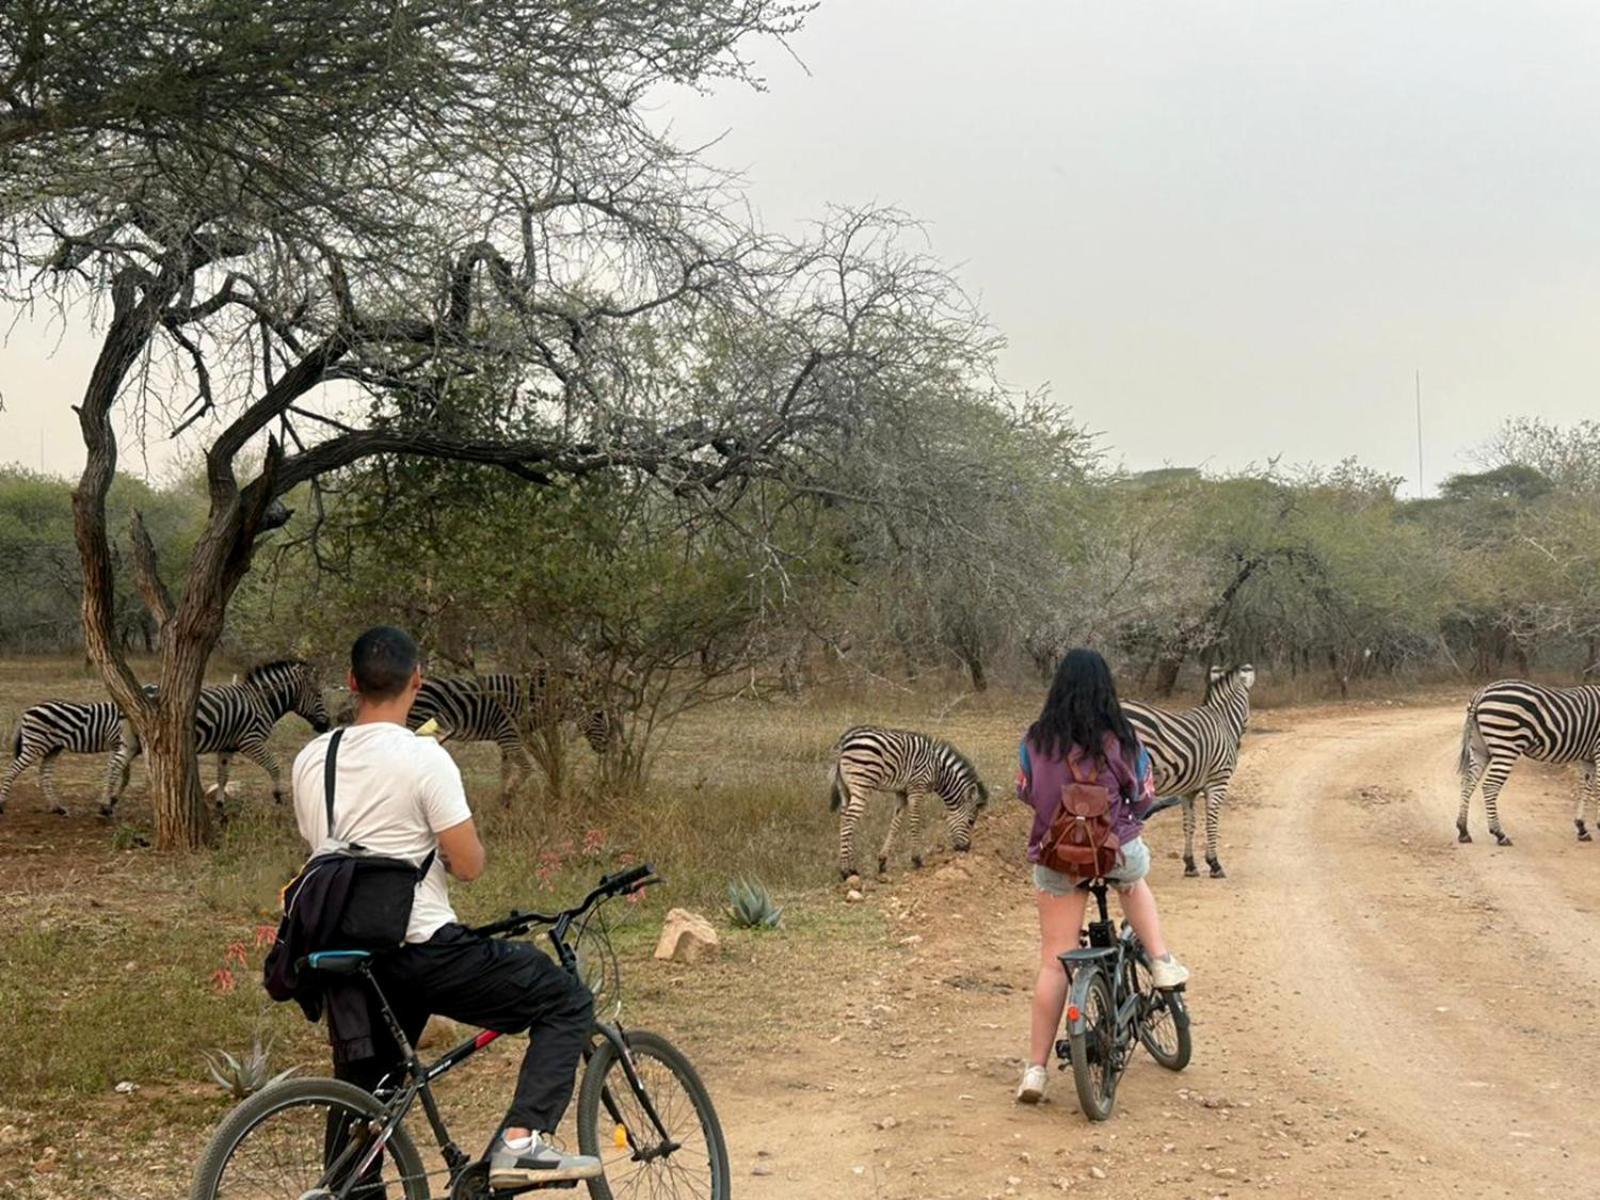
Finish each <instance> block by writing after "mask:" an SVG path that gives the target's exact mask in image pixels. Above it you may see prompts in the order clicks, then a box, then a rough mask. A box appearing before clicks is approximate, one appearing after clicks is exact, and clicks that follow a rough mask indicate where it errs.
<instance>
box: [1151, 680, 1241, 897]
mask: <svg viewBox="0 0 1600 1200" xmlns="http://www.w3.org/2000/svg"><path fill="white" fill-rule="evenodd" d="M1255 682H1256V669H1255V668H1254V667H1253V666H1250V665H1249V664H1248V663H1247V664H1245V665H1243V666H1238V667H1233V668H1231V669H1227V670H1224V669H1223V668H1222V667H1212V668H1211V673H1210V676H1209V677H1208V679H1207V680H1206V695H1205V699H1204V700H1202V701H1201V702H1200V705H1199V706H1198V707H1196V708H1191V709H1188V710H1187V711H1185V712H1172V711H1171V710H1169V709H1164V708H1157V707H1155V706H1154V705H1151V704H1139V703H1136V702H1133V701H1124V702H1123V705H1122V711H1123V712H1124V713H1126V714H1127V717H1128V720H1129V722H1131V723H1132V725H1133V729H1134V732H1135V733H1137V734H1138V735H1139V741H1140V742H1141V743H1143V745H1144V747H1145V749H1146V750H1148V751H1149V752H1150V761H1151V762H1152V763H1153V764H1154V767H1155V788H1156V791H1157V792H1160V793H1165V794H1167V795H1177V796H1182V797H1183V873H1184V874H1185V875H1191V876H1192V875H1198V874H1199V873H1200V872H1199V870H1197V869H1196V867H1195V862H1194V802H1195V800H1196V799H1197V798H1198V797H1201V796H1204V797H1205V805H1206V864H1207V865H1208V866H1209V867H1210V868H1211V878H1213V879H1223V878H1226V872H1224V871H1223V869H1222V863H1221V861H1220V860H1219V859H1218V858H1217V834H1218V823H1219V818H1220V814H1221V811H1222V802H1223V801H1224V800H1226V799H1227V796H1228V786H1229V784H1230V783H1232V781H1233V770H1234V767H1236V766H1237V765H1238V763H1239V742H1240V740H1241V739H1242V738H1243V737H1244V730H1245V726H1246V725H1247V724H1249V722H1250V689H1251V688H1252V687H1254V686H1255Z"/></svg>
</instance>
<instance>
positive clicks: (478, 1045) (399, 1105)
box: [319, 867, 680, 1200]
mask: <svg viewBox="0 0 1600 1200" xmlns="http://www.w3.org/2000/svg"><path fill="white" fill-rule="evenodd" d="M630 876H631V877H633V879H634V882H633V883H632V885H631V886H630V887H629V888H628V890H630V891H631V890H634V889H635V888H638V887H643V886H646V885H647V884H648V883H650V882H653V881H654V873H653V872H652V871H651V870H650V869H649V868H648V867H645V868H636V869H635V870H634V871H631V872H628V873H627V874H626V875H623V876H619V877H618V880H603V881H602V883H601V886H600V887H598V888H596V889H595V890H594V891H592V892H590V893H589V895H588V896H587V897H586V898H585V899H584V902H583V903H582V904H581V905H579V906H578V907H577V908H573V909H568V910H566V911H565V912H561V913H555V914H549V915H546V914H542V913H512V914H511V916H509V917H507V918H505V919H504V920H502V921H497V922H494V923H492V924H490V925H484V926H480V927H478V928H477V929H474V930H473V932H474V933H478V934H482V935H484V936H487V937H515V936H518V935H520V934H523V933H526V932H528V931H529V930H530V929H532V928H533V927H534V926H535V925H545V926H548V927H549V930H548V936H549V938H550V941H551V943H552V945H553V946H554V948H555V951H556V956H557V959H558V961H559V962H560V963H561V966H562V968H563V969H564V970H566V971H567V972H569V973H570V974H573V975H576V974H577V966H578V963H577V953H576V952H575V951H574V950H573V949H572V947H571V946H570V945H568V943H567V940H566V936H567V934H568V932H570V930H571V928H572V925H573V924H574V922H576V921H577V920H578V919H579V918H580V917H582V916H583V915H584V914H586V913H587V912H588V911H589V909H590V908H591V907H593V906H594V904H595V903H596V901H597V900H599V899H601V898H602V897H606V898H609V897H610V896H613V895H618V894H621V893H619V892H618V891H617V890H616V888H617V887H618V886H619V881H621V882H626V881H627V880H628V878H629V877H630ZM357 973H358V974H359V975H360V976H361V977H362V979H364V980H365V981H366V984H367V986H368V987H369V988H370V989H371V992H372V995H373V996H374V997H375V998H376V1000H377V1002H378V1003H377V1007H378V1012H379V1014H380V1015H381V1016H382V1018H383V1022H384V1025H385V1026H386V1028H387V1029H388V1031H389V1034H390V1036H391V1037H393V1038H394V1042H395V1045H396V1046H397V1047H398V1048H399V1050H400V1055H401V1059H402V1062H401V1070H402V1071H403V1073H404V1076H405V1082H404V1083H401V1084H399V1085H397V1086H394V1087H393V1090H392V1092H391V1086H392V1085H391V1084H390V1077H387V1076H386V1077H385V1078H384V1079H383V1080H381V1081H380V1082H379V1084H378V1087H377V1088H376V1089H375V1091H374V1095H376V1096H377V1097H378V1098H379V1099H380V1100H382V1101H383V1103H384V1118H383V1123H382V1125H380V1126H379V1127H378V1129H377V1130H376V1132H375V1133H374V1134H373V1135H372V1136H371V1137H370V1138H368V1139H364V1140H359V1141H352V1143H351V1144H350V1145H349V1146H347V1147H346V1148H344V1149H343V1150H342V1151H341V1152H340V1153H339V1154H338V1155H337V1156H335V1158H334V1160H333V1162H331V1163H329V1164H328V1165H327V1167H326V1169H325V1170H324V1172H323V1177H322V1180H321V1181H319V1186H321V1187H325V1186H326V1185H327V1182H328V1181H329V1180H333V1179H338V1178H340V1177H341V1175H342V1174H343V1173H344V1172H345V1171H347V1170H348V1171H349V1175H348V1177H346V1179H345V1183H344V1185H343V1186H342V1187H341V1188H340V1189H339V1190H338V1191H337V1192H336V1193H333V1197H334V1200H346V1197H348V1196H349V1194H350V1191H351V1189H352V1188H355V1187H357V1186H359V1185H360V1184H361V1181H362V1179H363V1178H364V1177H365V1175H366V1174H367V1172H368V1171H370V1170H371V1168H372V1166H373V1164H374V1163H376V1162H377V1161H378V1157H379V1155H381V1154H382V1153H383V1148H384V1147H385V1146H386V1145H387V1144H388V1143H389V1140H390V1139H391V1138H392V1137H393V1136H394V1131H395V1130H396V1129H398V1128H399V1127H400V1124H401V1122H402V1121H404V1120H405V1118H406V1115H407V1114H408V1113H409V1112H410V1111H411V1107H412V1105H413V1103H415V1102H416V1101H418V1100H420V1101H421V1103H422V1111H423V1114H424V1115H425V1116H426V1117H427V1121H428V1126H429V1128H430V1129H431V1130H432V1132H433V1136H434V1138H435V1140H436V1141H437V1142H438V1144H439V1152H440V1154H441V1155H442V1156H443V1157H444V1162H445V1167H446V1169H447V1170H448V1171H449V1172H450V1180H451V1186H452V1187H454V1186H455V1183H456V1180H457V1179H458V1178H459V1176H460V1174H461V1172H462V1171H463V1170H465V1169H466V1168H467V1167H468V1166H470V1165H472V1163H473V1162H474V1161H475V1160H474V1159H473V1158H472V1157H471V1156H470V1155H468V1154H467V1153H466V1152H465V1151H463V1150H462V1149H461V1147H460V1146H458V1145H456V1143H455V1141H454V1140H453V1139H452V1138H451V1136H450V1131H449V1129H448V1128H447V1127H446V1126H445V1123H444V1117H443V1116H442V1115H441V1114H440V1112H439V1105H438V1101H437V1100H436V1099H435V1098H434V1095H433V1088H432V1084H433V1081H434V1080H436V1079H439V1078H440V1077H442V1076H444V1075H446V1074H448V1073H449V1072H450V1071H453V1070H454V1069H455V1068H456V1067H458V1066H460V1065H461V1064H462V1063H464V1062H466V1061H467V1059H469V1058H471V1057H472V1056H473V1055H474V1054H476V1053H478V1051H480V1050H482V1049H483V1048H484V1047H485V1046H488V1045H489V1044H490V1043H492V1042H495V1041H498V1040H499V1039H500V1038H501V1037H502V1036H504V1035H502V1034H500V1033H498V1032H496V1031H494V1030H492V1029H485V1030H482V1031H480V1032H479V1033H477V1034H474V1035H473V1036H472V1037H470V1038H468V1039H467V1040H466V1041H464V1042H462V1043H460V1044H459V1045H457V1046H455V1047H453V1048H451V1049H450V1050H447V1051H446V1052H445V1053H444V1054H442V1055H441V1056H440V1057H439V1058H438V1059H436V1060H435V1061H434V1062H432V1063H424V1062H423V1061H422V1060H421V1058H420V1057H418V1054H417V1051H416V1048H415V1047H414V1046H413V1045H412V1044H411V1040H410V1038H408V1037H407V1036H406V1032H405V1030H404V1029H403V1028H402V1027H401V1024H400V1019H399V1017H397V1016H396V1015H395V1012H394V1009H393V1008H391V1007H390V1006H389V1000H388V997H387V996H385V995H384V994H383V989H382V988H381V987H379V986H378V981H377V980H376V979H375V978H374V976H373V974H372V968H371V964H370V963H369V962H363V963H361V965H360V967H359V968H358V970H357ZM596 1037H599V1038H603V1039H604V1040H605V1041H607V1042H609V1043H611V1046H612V1048H613V1049H614V1050H615V1051H616V1055H617V1061H618V1062H620V1063H621V1064H622V1070H623V1074H624V1075H625V1076H626V1078H627V1080H628V1085H629V1086H630V1087H631V1088H632V1089H633V1093H634V1095H635V1097H636V1098H637V1099H638V1101H639V1104H640V1107H641V1108H642V1109H643V1110H644V1113H645V1115H646V1116H647V1117H648V1118H649V1120H650V1123H651V1124H652V1125H653V1126H654V1127H655V1132H656V1138H657V1142H656V1144H655V1145H653V1146H650V1147H648V1148H643V1149H637V1150H635V1151H634V1158H635V1159H636V1160H638V1161H640V1162H648V1161H650V1160H651V1159H654V1158H660V1157H662V1156H664V1155H667V1154H671V1153H672V1152H673V1151H674V1150H677V1149H679V1148H680V1144H679V1143H677V1142H674V1141H673V1140H672V1138H671V1136H670V1135H669V1134H668V1133H667V1129H666V1125H665V1123H664V1122H663V1121H662V1119H661V1115H660V1114H659V1113H658V1112H657V1111H656V1107H655V1103H654V1101H652V1100H651V1098H650V1095H649V1093H648V1092H647V1091H646V1090H645V1087H644V1083H643V1081H642V1080H641V1079H640V1078H639V1073H638V1069H637V1067H636V1066H635V1064H634V1060H633V1055H632V1054H631V1053H630V1052H629V1049H628V1042H627V1036H626V1034H625V1032H624V1030H623V1029H622V1026H621V1025H620V1023H619V1024H610V1023H607V1022H604V1021H596V1022H595V1023H594V1026H593V1027H592V1029H591V1038H590V1043H589V1045H587V1046H585V1047H584V1051H583V1061H584V1063H585V1064H587V1063H588V1062H589V1060H590V1059H591V1058H592V1057H593V1056H594V1052H595V1041H594V1039H595V1038H596ZM385 1093H389V1094H388V1095H387V1096H386V1095H385ZM601 1099H602V1101H603V1103H604V1104H605V1107H606V1112H607V1113H608V1114H609V1115H610V1116H611V1118H612V1120H613V1121H615V1122H616V1123H617V1124H618V1125H622V1126H624V1127H625V1128H626V1126H627V1122H626V1121H625V1120H624V1119H623V1117H622V1114H621V1112H620V1111H619V1110H618V1108H617V1105H616V1102H615V1101H614V1100H613V1099H612V1097H611V1091H610V1088H609V1087H607V1088H605V1089H603V1090H602V1092H601ZM627 1132H628V1145H630V1146H639V1145H640V1142H641V1140H642V1139H639V1138H636V1137H635V1136H634V1131H633V1130H631V1129H630V1130H628V1131H627ZM357 1155H359V1158H356V1157H355V1156H357ZM352 1161H354V1169H353V1170H352V1169H350V1168H351V1164H352Z"/></svg>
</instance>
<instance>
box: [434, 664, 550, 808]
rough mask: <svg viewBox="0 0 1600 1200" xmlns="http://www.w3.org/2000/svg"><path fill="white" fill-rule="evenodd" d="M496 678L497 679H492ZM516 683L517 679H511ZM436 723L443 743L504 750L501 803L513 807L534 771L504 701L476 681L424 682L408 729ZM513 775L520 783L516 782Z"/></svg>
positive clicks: (516, 724)
mask: <svg viewBox="0 0 1600 1200" xmlns="http://www.w3.org/2000/svg"><path fill="white" fill-rule="evenodd" d="M491 678H493V677H491ZM506 678H510V679H512V680H513V681H514V679H515V677H514V676H508V677H506ZM429 721H434V722H436V723H437V724H438V726H439V741H440V742H441V743H443V742H446V741H449V740H451V739H454V740H456V741H458V742H494V743H495V744H496V745H497V746H499V747H500V802H501V803H502V804H510V803H511V797H512V795H513V793H514V792H515V791H516V790H517V789H519V788H521V787H522V785H523V784H524V783H526V782H527V780H528V778H529V776H530V775H532V774H533V771H534V762H533V756H532V755H531V754H529V753H528V747H527V744H526V743H525V742H524V741H523V735H522V730H521V729H520V728H519V727H518V723H517V721H516V719H515V718H514V717H513V715H512V713H511V712H510V711H508V710H507V708H506V705H505V703H504V702H503V701H501V700H500V699H498V698H497V697H496V696H494V695H491V694H490V693H489V692H488V691H486V690H485V689H484V687H483V685H482V684H480V683H479V682H478V681H477V680H475V679H424V680H423V681H422V687H421V688H420V689H419V690H418V692H417V698H416V700H415V701H413V702H412V705H411V712H410V714H409V715H408V716H407V717H406V727H407V728H408V729H418V728H420V727H421V726H423V725H426V724H427V723H428V722H429ZM513 772H516V781H515V783H513V782H512V775H513Z"/></svg>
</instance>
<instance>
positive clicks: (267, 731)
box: [100, 658, 331, 817]
mask: <svg viewBox="0 0 1600 1200" xmlns="http://www.w3.org/2000/svg"><path fill="white" fill-rule="evenodd" d="M291 712H294V713H299V714H300V716H302V717H304V718H305V719H306V721H307V723H308V724H310V726H311V728H312V729H314V730H316V731H317V732H318V733H325V732H327V730H328V729H329V727H330V725H331V722H330V721H329V720H328V709H327V706H326V705H325V704H324V703H323V700H322V687H321V685H320V684H319V683H318V682H317V674H316V671H315V669H314V668H313V667H312V666H311V664H310V663H308V662H305V661H304V660H303V659H298V658H285V659H280V660H279V661H277V662H270V663H262V664H260V665H259V666H255V667H251V668H250V670H249V671H247V672H246V673H245V677H244V679H243V680H242V681H241V682H239V683H229V684H223V685H221V686H219V687H208V688H202V689H201V691H200V699H199V701H198V702H197V703H196V705H195V714H194V742H195V746H194V748H195V753H196V754H215V755H216V756H217V810H218V812H219V813H220V812H221V810H222V805H223V801H224V800H225V799H226V797H227V794H228V766H229V763H230V762H231V761H232V759H233V756H234V755H235V754H242V755H244V756H245V757H246V758H248V759H249V760H250V761H251V762H253V763H255V764H256V765H257V766H259V767H260V768H261V769H262V770H263V771H265V772H266V773H267V774H268V775H269V776H270V777H271V779H272V799H273V800H274V801H275V802H277V803H279V804H281V803H283V772H282V769H281V768H280V767H279V765H278V759H277V756H276V755H275V754H273V753H272V751H271V749H270V748H269V747H268V746H267V739H268V738H270V737H271V736H272V729H273V726H275V725H276V724H277V723H278V722H279V720H281V719H282V718H283V717H284V716H286V715H287V714H289V713H291ZM139 752H140V747H139V745H138V743H137V741H135V742H134V744H133V746H132V748H131V754H132V755H137V754H138V753H139ZM113 757H115V756H113ZM122 778H123V782H124V783H126V781H127V771H126V768H124V769H123V770H122ZM121 795H122V793H121V789H120V788H119V789H118V790H117V792H116V793H115V794H114V795H108V796H107V797H106V803H105V805H104V806H103V807H102V808H101V810H100V811H101V812H102V813H103V814H104V815H105V816H108V817H109V816H111V815H112V813H113V812H114V811H115V809H116V804H117V801H118V800H119V799H120V798H121Z"/></svg>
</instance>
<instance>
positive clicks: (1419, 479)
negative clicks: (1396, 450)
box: [1417, 367, 1423, 500]
mask: <svg viewBox="0 0 1600 1200" xmlns="http://www.w3.org/2000/svg"><path fill="white" fill-rule="evenodd" d="M1422 492H1423V480H1422V369H1421V368H1420V367H1419V368H1418V369H1417V499H1418V500H1421V499H1422Z"/></svg>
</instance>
